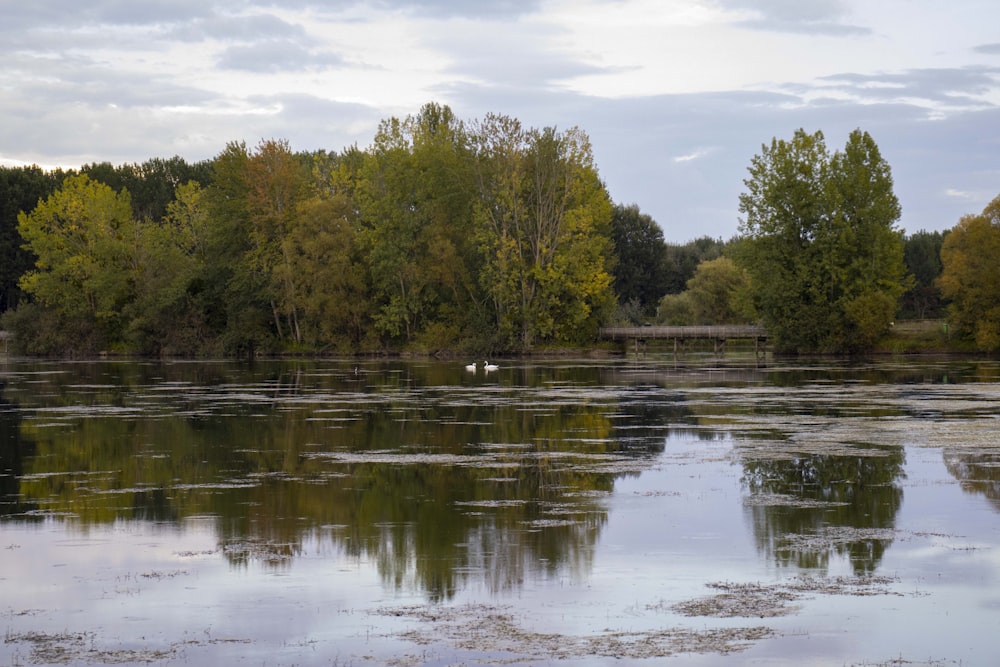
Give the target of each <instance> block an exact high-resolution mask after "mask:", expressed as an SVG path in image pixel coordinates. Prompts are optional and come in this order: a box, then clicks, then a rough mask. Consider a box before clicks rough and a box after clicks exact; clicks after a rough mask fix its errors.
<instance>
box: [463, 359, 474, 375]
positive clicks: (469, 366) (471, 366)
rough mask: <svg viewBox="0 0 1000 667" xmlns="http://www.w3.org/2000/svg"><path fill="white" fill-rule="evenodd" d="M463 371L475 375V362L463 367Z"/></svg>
mask: <svg viewBox="0 0 1000 667" xmlns="http://www.w3.org/2000/svg"><path fill="white" fill-rule="evenodd" d="M465 370H467V371H469V372H470V373H475V372H476V362H474V361H473V362H472V363H471V364H467V365H466V366H465Z"/></svg>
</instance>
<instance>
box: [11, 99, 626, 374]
mask: <svg viewBox="0 0 1000 667" xmlns="http://www.w3.org/2000/svg"><path fill="white" fill-rule="evenodd" d="M182 179H187V180H182ZM168 186H169V187H168ZM133 191H135V192H137V193H140V195H139V196H140V198H141V205H140V204H139V203H137V200H136V196H134V195H133ZM32 192H39V194H40V196H42V195H44V196H46V198H45V199H44V200H43V201H41V202H40V203H38V205H37V206H35V207H34V208H33V210H30V212H25V213H21V214H20V217H19V226H18V229H19V232H20V236H21V238H22V239H23V241H24V244H25V247H26V249H27V250H28V251H29V252H30V253H31V254H30V255H27V257H29V258H31V257H33V258H34V266H33V268H31V267H30V264H29V263H28V262H24V261H22V265H24V267H23V268H24V270H22V271H21V272H20V273H19V274H18V275H19V278H20V282H19V285H20V288H21V289H22V290H23V291H24V293H26V294H27V295H29V297H30V302H28V303H23V304H22V306H23V307H22V308H19V309H18V311H16V312H15V313H13V314H11V315H10V316H9V317H7V319H6V320H5V322H6V324H7V326H11V327H13V328H15V329H19V330H20V333H23V334H26V335H24V336H18V340H21V341H30V346H31V348H32V349H31V351H33V352H37V353H56V354H65V353H79V354H84V353H91V352H94V351H98V350H124V351H132V352H142V353H147V354H241V355H242V354H255V353H257V352H259V351H265V352H266V351H282V350H284V351H294V350H318V351H322V350H337V351H357V350H367V351H378V350H391V349H397V350H402V349H411V350H420V351H427V352H432V351H434V350H436V349H442V348H444V349H472V350H481V351H497V352H502V351H526V350H531V349H534V348H536V347H537V346H548V345H566V344H580V343H587V342H590V341H592V340H594V339H595V337H596V335H597V329H598V327H599V326H600V324H601V323H602V322H603V321H604V320H605V319H606V318H607V316H608V314H609V313H610V312H611V311H613V310H614V307H615V304H616V295H615V292H614V290H613V288H612V274H611V271H612V269H613V267H614V266H615V264H616V261H617V258H616V256H615V253H614V246H613V243H612V240H611V221H612V204H611V200H610V197H609V196H608V193H607V191H606V189H605V187H604V184H603V183H602V182H601V180H600V178H599V177H598V174H597V168H596V166H595V164H594V161H593V156H592V152H591V148H590V141H589V139H588V137H587V135H586V134H585V133H584V132H583V131H581V130H579V129H578V128H571V129H569V130H566V131H558V130H556V129H555V128H543V129H535V128H524V127H522V126H521V124H520V122H519V121H517V120H516V119H513V118H510V117H506V116H495V115H491V116H488V117H487V118H485V119H484V120H482V121H477V122H474V123H471V124H466V123H464V122H462V121H460V120H458V119H457V118H456V117H455V115H454V114H453V113H452V111H451V109H449V108H448V107H446V106H442V105H437V104H428V105H425V106H424V107H423V108H422V109H421V110H420V111H419V113H417V114H415V115H412V116H408V117H406V118H403V119H399V118H389V119H386V120H384V121H383V122H382V123H381V124H380V126H379V130H378V132H377V134H376V136H375V138H374V141H373V143H372V145H371V146H370V147H369V148H368V149H366V150H360V149H358V148H348V149H346V150H345V151H344V152H343V153H341V154H334V153H329V152H325V151H316V152H312V153H303V152H295V151H293V150H292V149H291V147H290V146H289V144H288V142H286V141H284V140H277V139H269V140H263V141H261V142H260V143H259V144H258V145H257V146H255V147H253V148H248V147H247V146H246V145H245V144H243V143H236V142H233V143H230V144H228V145H227V146H226V147H225V148H224V149H223V151H222V152H221V153H220V154H219V155H218V156H216V158H215V159H213V160H211V161H210V162H209V163H207V164H206V165H204V168H203V167H202V165H197V166H190V165H186V163H183V161H179V160H169V161H160V160H151V161H149V162H147V163H145V164H144V165H131V166H126V167H122V168H115V167H112V166H111V165H108V164H106V163H99V164H94V165H88V166H87V167H85V168H84V169H82V170H81V172H80V173H78V174H76V173H74V174H70V175H69V177H68V178H66V179H65V180H64V181H62V182H61V185H60V186H59V187H57V188H53V189H50V190H46V189H44V188H42V187H35V188H34V190H32ZM168 192H169V194H168ZM23 200H24V197H22V198H21V200H19V201H23ZM56 332H69V335H67V336H61V335H58V334H57V333H56Z"/></svg>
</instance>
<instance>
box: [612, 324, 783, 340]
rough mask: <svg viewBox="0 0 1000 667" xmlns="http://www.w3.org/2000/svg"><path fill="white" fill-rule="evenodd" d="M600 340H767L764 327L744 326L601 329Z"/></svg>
mask: <svg viewBox="0 0 1000 667" xmlns="http://www.w3.org/2000/svg"><path fill="white" fill-rule="evenodd" d="M600 336H601V338H604V339H606V340H655V339H667V340H669V339H674V340H690V339H693V338H702V339H710V340H736V339H741V338H742V339H749V340H767V330H766V329H764V327H759V326H753V325H746V326H693V327H661V326H648V327H602V328H601V332H600Z"/></svg>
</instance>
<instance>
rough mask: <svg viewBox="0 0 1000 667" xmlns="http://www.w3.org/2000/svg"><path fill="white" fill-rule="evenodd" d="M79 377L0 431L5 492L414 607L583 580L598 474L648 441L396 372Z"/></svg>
mask: <svg viewBox="0 0 1000 667" xmlns="http://www.w3.org/2000/svg"><path fill="white" fill-rule="evenodd" d="M88 368H89V367H88ZM96 368H97V370H96V371H95V376H93V377H88V376H87V374H86V373H81V374H78V375H76V376H72V374H69V375H71V376H72V377H69V378H67V377H62V376H54V377H53V378H52V379H51V381H50V382H49V384H48V386H46V387H45V391H44V392H39V393H36V394H35V396H36V397H37V396H43V395H45V396H48V397H49V399H48V400H49V403H47V404H45V401H44V400H43V401H40V402H38V403H36V404H35V405H34V406H33V409H37V410H43V411H45V410H52V412H51V414H52V415H53V418H52V419H48V418H44V417H43V416H41V413H36V414H35V415H34V417H33V418H31V419H26V420H24V421H23V422H22V423H20V424H18V422H16V421H13V422H11V424H13V426H12V427H11V428H12V429H13V431H12V432H13V433H14V436H13V439H14V441H15V442H16V443H17V444H16V446H15V447H13V448H12V447H11V446H9V445H4V447H3V450H4V453H3V456H5V457H8V456H11V457H14V458H15V459H17V461H16V463H17V465H18V466H21V468H20V469H19V472H18V473H17V477H11V478H10V479H15V480H16V483H17V488H16V489H15V490H13V492H12V495H13V494H16V495H17V496H18V497H22V498H26V499H28V500H30V501H31V502H33V503H35V504H36V505H37V507H39V508H40V509H41V510H42V511H43V512H44V513H46V514H51V515H64V514H72V515H73V516H75V517H76V518H75V519H74V523H75V524H76V525H78V526H80V527H81V528H83V529H86V527H87V526H89V525H93V524H100V523H111V522H114V521H119V520H122V519H129V520H140V521H156V522H172V523H182V522H183V521H185V520H186V519H187V518H188V517H196V516H197V517H204V516H211V517H214V518H215V521H216V526H217V532H218V537H219V544H220V551H221V552H222V553H223V554H224V555H225V556H226V557H227V558H228V559H229V560H230V561H231V562H232V563H233V564H234V565H241V564H247V563H250V562H257V563H263V564H266V565H269V566H275V567H284V566H288V565H289V564H290V563H292V562H293V561H294V558H295V557H297V556H298V555H299V554H301V553H302V550H303V548H304V545H307V544H312V543H314V542H317V541H319V542H322V543H323V544H325V545H327V546H323V547H322V548H323V549H329V548H332V549H333V550H334V551H336V552H338V553H341V554H343V555H345V556H346V557H350V558H356V559H359V560H365V561H372V562H375V563H377V566H378V570H379V572H380V574H381V576H382V577H383V579H384V581H385V582H386V584H387V585H390V586H398V587H415V588H417V589H420V590H424V591H426V592H427V594H428V595H429V596H430V597H432V598H434V599H445V598H448V597H449V596H451V595H453V594H454V593H455V592H456V591H457V590H459V589H460V588H461V587H462V586H464V585H467V584H469V583H475V584H478V585H483V586H485V587H487V588H489V589H503V588H508V587H512V586H517V585H519V584H520V582H522V581H524V580H525V579H526V578H528V577H531V576H545V575H552V574H554V573H567V574H569V575H570V576H573V575H577V576H579V575H582V574H583V573H585V572H587V571H588V570H589V569H590V567H591V557H592V552H593V548H594V545H595V543H596V541H597V539H598V537H599V535H600V532H601V530H602V528H603V526H604V525H605V522H606V519H607V515H606V510H605V508H604V506H603V498H604V497H605V496H606V495H607V494H608V493H609V492H610V491H611V490H612V488H613V485H614V479H615V478H616V476H618V475H621V474H626V473H627V472H628V471H634V470H636V469H637V468H636V465H637V462H641V461H643V460H645V459H648V458H649V457H650V456H651V454H653V453H655V452H657V451H660V450H662V447H663V431H662V430H657V429H655V428H653V429H646V428H645V427H644V426H642V425H643V424H646V423H648V420H649V419H650V414H649V413H648V412H644V413H643V414H642V415H639V416H637V415H635V414H632V413H630V412H629V409H628V408H627V409H625V410H618V408H617V403H616V400H617V399H614V398H612V397H598V398H596V399H595V398H594V397H593V396H589V397H587V396H584V395H583V394H581V393H579V390H578V389H574V388H573V386H572V385H568V388H567V389H565V390H561V389H553V388H552V386H553V385H552V378H551V377H550V378H544V377H538V378H533V379H532V381H533V382H535V381H537V386H538V387H541V388H542V389H541V390H540V391H539V392H536V391H527V392H523V393H522V390H523V388H521V389H505V388H504V387H503V386H500V385H497V386H491V387H488V388H486V390H485V391H478V390H477V391H471V392H464V391H462V390H460V389H456V383H455V378H451V382H450V383H449V382H447V381H443V380H442V379H441V378H437V377H429V376H426V375H421V374H420V372H419V371H417V372H413V369H407V368H404V369H402V370H395V369H393V370H391V371H380V372H379V374H378V376H377V377H372V376H374V375H375V373H374V372H373V371H371V369H369V370H368V371H366V372H367V373H368V377H364V376H362V379H361V380H359V379H358V375H356V374H355V373H354V372H353V369H341V370H338V371H336V372H331V373H326V374H323V375H322V376H321V377H315V376H310V375H309V374H308V373H304V372H302V370H301V369H297V370H294V371H292V372H288V371H282V372H280V373H278V374H275V375H271V376H268V375H266V374H257V373H255V374H253V376H252V382H250V383H248V382H246V380H247V377H244V376H241V375H239V374H236V376H235V377H233V376H231V375H230V374H229V373H230V371H229V370H228V369H227V368H225V367H224V366H222V367H220V369H221V370H220V372H219V374H218V375H213V374H212V373H211V372H209V373H206V371H205V369H204V368H200V367H199V366H198V365H194V366H192V368H193V369H198V370H199V372H200V373H201V376H200V377H199V378H198V379H197V381H193V380H184V377H185V375H184V374H183V373H181V372H178V371H177V369H166V370H163V369H160V370H156V367H155V366H153V365H151V366H150V368H147V369H145V370H142V369H139V370H136V369H134V368H127V367H126V368H121V369H117V368H115V367H109V368H103V369H101V367H100V366H98V367H96ZM436 368H440V365H438V366H437V367H436ZM88 372H89V371H88ZM435 372H437V371H435ZM164 376H167V377H166V378H165V377H164ZM461 379H462V380H465V379H466V378H464V377H463V378H461ZM560 382H561V380H560ZM165 383H167V384H166V385H165ZM171 383H175V384H176V386H173V384H171ZM435 383H438V384H435ZM440 385H443V386H440ZM424 387H426V388H424ZM35 400H36V401H37V400H38V399H37V398H36V399H35ZM63 408H71V409H68V410H63ZM661 408H662V409H663V410H670V409H675V408H670V407H668V406H667V405H666V404H664V405H663V406H661ZM44 414H49V413H44ZM662 416H663V418H664V419H666V418H667V416H666V415H665V414H664V415H662ZM4 423H6V422H4ZM661 423H662V422H661ZM28 441H32V442H34V443H35V444H34V446H33V450H32V451H31V452H25V451H24V443H25V442H28ZM5 460H6V459H5Z"/></svg>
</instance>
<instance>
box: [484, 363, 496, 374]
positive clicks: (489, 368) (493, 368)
mask: <svg viewBox="0 0 1000 667" xmlns="http://www.w3.org/2000/svg"><path fill="white" fill-rule="evenodd" d="M483 369H484V370H485V371H486V372H487V373H489V372H490V371H496V370H500V367H499V366H497V365H496V364H491V363H490V362H488V361H484V362H483Z"/></svg>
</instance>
